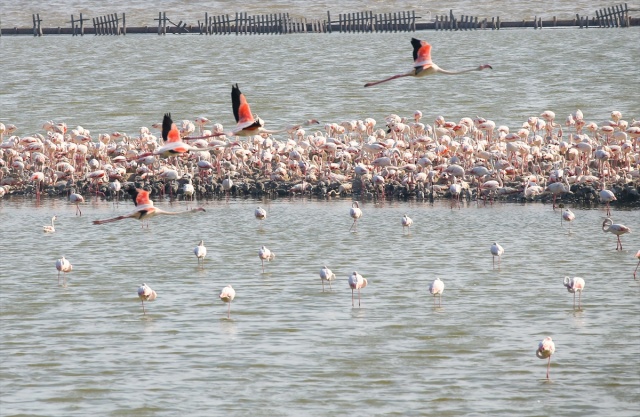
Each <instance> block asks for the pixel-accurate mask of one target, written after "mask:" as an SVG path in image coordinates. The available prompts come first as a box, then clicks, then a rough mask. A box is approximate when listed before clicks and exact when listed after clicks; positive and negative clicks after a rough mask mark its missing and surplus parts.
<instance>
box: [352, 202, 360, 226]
mask: <svg viewBox="0 0 640 417" xmlns="http://www.w3.org/2000/svg"><path fill="white" fill-rule="evenodd" d="M349 215H350V216H351V218H352V219H353V224H352V225H351V228H349V230H351V229H353V228H354V227H355V228H356V230H357V229H358V226H356V222H357V221H358V219H359V218H360V217H362V210H360V203H358V202H357V201H354V202H353V203H351V210H349Z"/></svg>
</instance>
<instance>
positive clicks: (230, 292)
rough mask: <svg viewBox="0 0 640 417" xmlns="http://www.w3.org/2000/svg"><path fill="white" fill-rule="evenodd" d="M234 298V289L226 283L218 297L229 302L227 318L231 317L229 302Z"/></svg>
mask: <svg viewBox="0 0 640 417" xmlns="http://www.w3.org/2000/svg"><path fill="white" fill-rule="evenodd" d="M234 298H236V290H234V289H233V287H232V286H231V285H227V286H226V287H224V288H223V289H222V291H220V299H221V300H222V301H224V302H225V303H228V304H229V308H227V319H230V318H231V302H232V301H233V299H234Z"/></svg>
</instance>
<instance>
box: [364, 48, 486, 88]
mask: <svg viewBox="0 0 640 417" xmlns="http://www.w3.org/2000/svg"><path fill="white" fill-rule="evenodd" d="M411 45H413V69H411V70H410V71H409V72H406V73H404V74H398V75H394V76H392V77H389V78H385V79H384V80H381V81H375V82H371V83H366V84H365V85H364V86H365V87H371V86H374V85H377V84H381V83H384V82H387V81H391V80H395V79H396V78H402V77H424V76H425V75H431V74H447V75H456V74H463V73H465V72H471V71H482V70H483V69H486V68H489V69H492V67H491V65H489V64H483V65H480V66H479V67H476V68H470V69H466V70H462V71H447V70H444V69H442V68H440V67H439V66H437V65H436V64H434V63H433V62H432V61H431V45H430V44H429V43H428V42H427V41H421V40H419V39H416V38H411Z"/></svg>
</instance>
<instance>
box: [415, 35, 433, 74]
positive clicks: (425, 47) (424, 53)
mask: <svg viewBox="0 0 640 417" xmlns="http://www.w3.org/2000/svg"><path fill="white" fill-rule="evenodd" d="M411 45H413V66H414V67H425V66H429V65H432V64H433V62H432V61H431V45H430V44H429V43H428V42H427V41H421V40H420V39H416V38H411Z"/></svg>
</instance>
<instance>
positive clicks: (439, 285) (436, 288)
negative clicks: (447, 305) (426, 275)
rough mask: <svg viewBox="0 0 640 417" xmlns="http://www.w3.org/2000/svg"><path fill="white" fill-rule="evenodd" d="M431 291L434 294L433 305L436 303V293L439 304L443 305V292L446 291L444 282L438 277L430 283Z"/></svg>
mask: <svg viewBox="0 0 640 417" xmlns="http://www.w3.org/2000/svg"><path fill="white" fill-rule="evenodd" d="M429 292H430V293H431V295H433V305H436V295H437V296H438V306H439V307H441V306H442V293H443V292H444V282H442V281H441V280H440V278H436V279H435V280H433V282H432V283H431V284H430V285H429Z"/></svg>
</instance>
